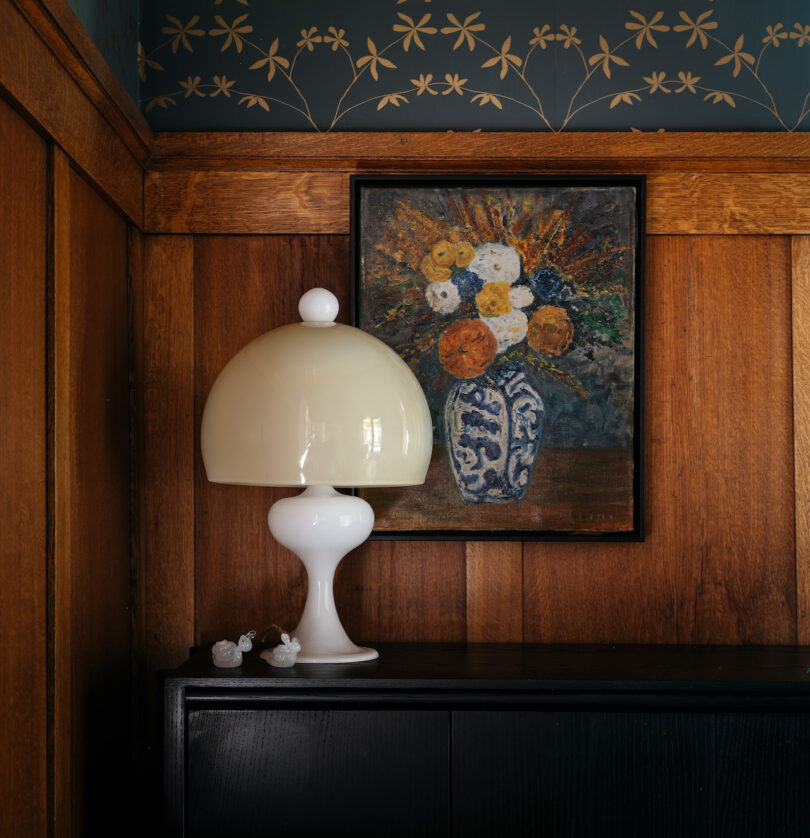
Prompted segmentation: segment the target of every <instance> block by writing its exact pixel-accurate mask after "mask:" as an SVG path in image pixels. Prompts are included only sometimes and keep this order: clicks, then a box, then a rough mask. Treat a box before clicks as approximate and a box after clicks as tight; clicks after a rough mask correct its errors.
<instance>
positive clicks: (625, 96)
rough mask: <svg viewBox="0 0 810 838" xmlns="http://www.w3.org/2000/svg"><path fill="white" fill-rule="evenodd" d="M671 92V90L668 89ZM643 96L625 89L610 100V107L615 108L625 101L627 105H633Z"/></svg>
mask: <svg viewBox="0 0 810 838" xmlns="http://www.w3.org/2000/svg"><path fill="white" fill-rule="evenodd" d="M667 93H669V91H667ZM640 101H641V96H639V95H638V93H633V91H632V90H625V91H624V92H623V93H617V94H616V95H615V96H614V97H613V98H612V99H611V100H610V107H611V108H615V107H616V105H618V104H620V103H621V102H624V103H625V105H632V104H633V102H640Z"/></svg>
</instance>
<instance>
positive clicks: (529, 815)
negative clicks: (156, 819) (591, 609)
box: [163, 646, 810, 838]
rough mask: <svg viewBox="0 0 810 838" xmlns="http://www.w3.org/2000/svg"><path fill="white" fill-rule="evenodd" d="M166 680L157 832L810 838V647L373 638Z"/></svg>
mask: <svg viewBox="0 0 810 838" xmlns="http://www.w3.org/2000/svg"><path fill="white" fill-rule="evenodd" d="M380 652H381V657H380V660H379V661H375V662H371V663H366V664H354V665H299V666H296V667H294V668H292V669H288V670H277V669H272V668H270V667H268V666H267V665H266V664H265V663H264V662H262V661H261V660H259V658H258V650H256V651H254V652H251V653H250V654H249V655H247V656H246V658H245V662H244V664H243V666H242V667H241V668H239V669H236V670H217V669H215V668H214V667H213V666H212V665H211V660H210V654H209V653H208V651H207V650H205V651H202V652H199V653H198V654H197V655H195V656H194V657H192V658H191V659H190V660H189V661H188V662H187V663H186V664H184V665H183V666H182V667H180V668H179V669H177V670H175V671H173V672H171V673H166V675H165V676H164V679H163V690H164V707H165V757H164V767H165V772H164V773H165V777H164V791H165V794H164V815H165V819H164V820H165V834H166V835H167V836H188V838H220V836H222V837H223V838H224V836H228V838H233V837H235V836H238V838H251V837H252V836H267V835H272V836H274V838H275V837H276V836H278V837H279V838H280V837H281V836H319V835H324V836H343V835H345V836H419V838H429V837H430V836H450V835H452V836H456V837H457V838H462V836H463V837H464V838H467V836H497V835H509V836H539V835H543V836H565V838H570V836H613V835H616V836H633V838H643V837H644V836H650V837H651V838H652V836H654V837H655V838H665V837H666V836H673V838H676V837H677V838H682V836H689V838H701V836H715V835H716V836H734V838H743V837H744V836H752V838H754V837H755V838H761V836H769V835H773V836H780V838H791V836H807V835H810V827H809V826H808V814H807V801H808V799H810V677H809V676H808V670H810V650H808V649H792V648H781V647H780V648H763V647H758V648H747V649H745V648H738V647H726V648H717V647H715V648H711V647H618V648H617V647H548V646H464V647H451V646H388V647H385V646H381V647H380Z"/></svg>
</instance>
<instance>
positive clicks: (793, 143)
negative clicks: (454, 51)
mask: <svg viewBox="0 0 810 838" xmlns="http://www.w3.org/2000/svg"><path fill="white" fill-rule="evenodd" d="M48 2H50V0H48ZM152 149H153V154H154V156H153V161H152V165H153V166H157V167H172V166H175V165H176V166H179V167H180V168H185V167H187V166H188V163H189V162H193V163H195V164H197V163H199V164H204V163H205V162H209V161H221V160H229V161H231V163H232V167H233V168H238V167H240V166H243V165H244V163H245V161H267V162H270V163H273V162H278V163H283V164H285V165H290V164H292V163H296V162H298V163H300V164H301V165H302V166H304V167H306V168H310V169H317V168H321V167H325V166H326V167H344V168H357V167H358V166H379V165H380V164H382V165H384V166H388V165H391V164H404V163H407V164H409V165H411V166H414V165H416V166H418V165H422V164H425V163H427V164H429V165H434V166H435V165H441V164H444V165H445V166H448V165H452V164H458V163H462V164H469V163H471V162H474V161H477V162H479V163H480V162H481V161H486V162H490V161H496V162H498V161H500V162H504V163H510V164H511V165H514V164H515V163H517V164H519V165H523V164H528V163H534V164H535V165H536V164H538V163H542V162H544V161H556V162H557V163H558V164H560V165H562V166H567V165H570V164H572V163H573V164H574V165H582V164H583V163H585V164H591V165H598V164H599V163H600V162H603V161H605V162H608V163H609V164H610V165H611V166H613V167H614V170H615V167H616V166H617V165H619V166H620V165H624V164H627V165H633V166H635V167H636V169H638V167H639V166H644V165H645V163H647V162H648V161H654V163H655V165H660V166H667V165H681V166H688V167H695V166H701V165H705V166H708V167H711V168H712V169H714V170H716V171H720V170H722V171H733V170H734V168H735V167H740V168H743V169H744V170H745V171H754V172H764V171H770V170H771V169H770V168H769V167H772V166H777V165H778V166H789V167H791V168H792V169H794V170H800V169H801V168H802V167H803V168H805V169H806V168H807V162H808V161H809V160H810V136H808V135H807V134H802V133H796V134H792V135H791V134H786V133H782V132H777V131H772V132H767V133H756V132H744V133H742V132H741V133H737V132H727V131H721V132H711V131H708V132H707V131H697V132H667V133H666V134H657V133H652V134H650V133H639V134H634V133H628V132H627V131H622V132H617V133H611V132H593V133H591V132H576V131H575V132H568V133H561V134H548V133H543V132H536V131H487V132H485V133H478V134H475V133H472V132H467V131H462V132H460V133H456V132H455V131H440V132H433V131H418V132H410V133H409V132H407V131H398V132H391V131H365V132H351V131H338V132H335V133H321V134H317V133H314V132H311V131H289V132H283V131H282V132H273V131H262V132H250V131H238V132H235V131H217V132H212V133H205V132H184V131H171V132H165V133H157V134H155V135H154V137H153V143H152Z"/></svg>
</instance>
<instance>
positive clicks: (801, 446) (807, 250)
mask: <svg viewBox="0 0 810 838" xmlns="http://www.w3.org/2000/svg"><path fill="white" fill-rule="evenodd" d="M792 251H793V427H794V431H793V436H794V446H793V448H794V457H795V473H796V479H795V486H796V598H797V603H796V605H797V620H798V641H799V643H802V644H810V236H796V237H794V238H793V241H792Z"/></svg>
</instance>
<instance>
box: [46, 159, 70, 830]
mask: <svg viewBox="0 0 810 838" xmlns="http://www.w3.org/2000/svg"><path fill="white" fill-rule="evenodd" d="M51 154H52V156H51V183H52V187H51V188H52V200H51V212H52V219H51V225H52V244H51V248H52V251H51V275H52V279H51V282H52V284H53V292H52V293H53V324H52V338H51V342H52V345H53V350H52V351H53V361H52V368H53V385H52V390H53V433H52V438H53V457H52V462H53V464H52V472H53V510H54V512H53V515H54V525H53V526H54V548H53V571H52V572H53V580H52V589H53V596H52V599H53V618H52V626H53V640H52V643H53V660H54V663H53V718H52V724H53V810H52V819H53V823H52V829H53V833H54V835H70V834H71V828H72V827H71V824H72V822H73V808H72V798H71V785H70V782H71V762H72V756H71V750H72V744H73V743H72V742H71V733H70V731H71V725H72V716H73V701H72V693H71V681H72V672H73V667H72V666H65V665H64V662H65V661H69V660H70V654H71V651H70V650H71V644H70V628H71V577H72V574H71V566H70V565H71V549H72V539H71V529H72V527H71V525H72V522H73V506H72V489H73V476H74V475H73V455H72V449H73V441H72V434H73V419H72V415H73V410H74V405H73V375H74V373H73V371H72V368H71V357H72V347H71V332H70V327H71V318H70V310H71V293H70V290H71V289H70V267H71V265H70V239H71V229H70V199H71V183H70V182H71V177H72V176H71V172H70V161H69V160H68V158H67V157H66V156H65V154H64V152H62V151H61V150H60V149H59V148H58V147H55V146H52V147H51Z"/></svg>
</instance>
